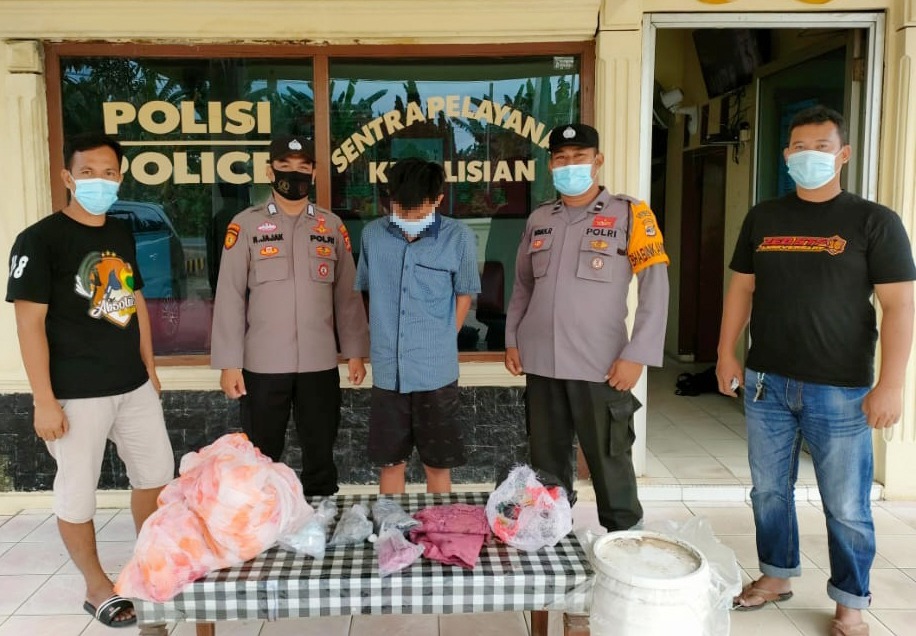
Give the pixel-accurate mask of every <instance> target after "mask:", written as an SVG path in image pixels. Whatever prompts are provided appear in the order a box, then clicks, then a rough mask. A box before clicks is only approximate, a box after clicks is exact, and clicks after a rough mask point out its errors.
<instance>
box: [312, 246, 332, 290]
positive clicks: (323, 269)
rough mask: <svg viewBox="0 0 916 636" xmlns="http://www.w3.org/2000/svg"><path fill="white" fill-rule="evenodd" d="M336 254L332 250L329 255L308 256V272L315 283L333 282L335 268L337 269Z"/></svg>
mask: <svg viewBox="0 0 916 636" xmlns="http://www.w3.org/2000/svg"><path fill="white" fill-rule="evenodd" d="M336 256H337V255H336V254H335V253H334V252H333V251H332V252H331V256H328V257H318V256H312V257H311V258H309V272H310V273H311V275H312V280H313V281H315V282H317V283H333V282H334V275H335V273H336V272H335V270H336V269H337V259H336Z"/></svg>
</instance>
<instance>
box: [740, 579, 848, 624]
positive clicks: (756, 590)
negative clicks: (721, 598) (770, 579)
mask: <svg viewBox="0 0 916 636" xmlns="http://www.w3.org/2000/svg"><path fill="white" fill-rule="evenodd" d="M790 598H792V592H791V591H789V592H773V591H772V590H765V589H763V588H762V587H757V581H753V582H751V583H748V584H747V585H745V586H744V589H742V590H741V594H739V595H738V596H737V597H736V598H735V600H734V603H733V605H732V609H733V610H736V611H739V612H753V611H755V610H759V609H760V608H761V607H763V606H764V605H766V604H767V603H775V602H777V601H788V600H789V599H790ZM840 636H853V634H849V635H846V634H842V633H841V634H840ZM856 636H858V635H856Z"/></svg>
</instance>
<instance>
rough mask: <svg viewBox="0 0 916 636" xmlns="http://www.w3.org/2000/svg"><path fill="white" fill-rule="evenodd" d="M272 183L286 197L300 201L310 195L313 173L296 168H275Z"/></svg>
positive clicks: (278, 192)
mask: <svg viewBox="0 0 916 636" xmlns="http://www.w3.org/2000/svg"><path fill="white" fill-rule="evenodd" d="M270 185H271V186H273V189H274V190H276V192H277V194H279V195H280V196H281V197H283V198H284V199H289V200H290V201H299V200H301V199H304V198H305V197H307V196H308V195H309V191H310V190H311V189H312V175H311V174H306V173H304V172H298V171H296V170H289V171H283V170H274V181H273V183H271V184H270Z"/></svg>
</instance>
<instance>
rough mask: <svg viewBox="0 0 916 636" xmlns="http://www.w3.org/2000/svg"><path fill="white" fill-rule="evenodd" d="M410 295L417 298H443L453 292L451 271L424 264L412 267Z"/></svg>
mask: <svg viewBox="0 0 916 636" xmlns="http://www.w3.org/2000/svg"><path fill="white" fill-rule="evenodd" d="M410 290H411V295H412V296H413V297H414V298H416V299H418V300H443V299H445V298H448V297H450V296H451V295H452V294H454V291H453V286H452V273H451V272H449V271H447V270H444V269H435V268H433V267H426V266H425V265H415V266H414V268H413V285H411V286H410Z"/></svg>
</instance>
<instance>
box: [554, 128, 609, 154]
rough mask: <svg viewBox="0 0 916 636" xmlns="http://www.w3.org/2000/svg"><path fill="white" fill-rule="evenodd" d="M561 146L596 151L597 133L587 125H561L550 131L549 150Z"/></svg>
mask: <svg viewBox="0 0 916 636" xmlns="http://www.w3.org/2000/svg"><path fill="white" fill-rule="evenodd" d="M563 146H579V147H581V148H594V149H595V150H597V149H598V131H597V130H595V129H594V128H592V127H591V126H589V125H587V124H563V125H562V126H557V127H556V128H554V129H553V130H551V131H550V141H549V149H550V152H554V151H555V150H557V149H558V148H562V147H563Z"/></svg>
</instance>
